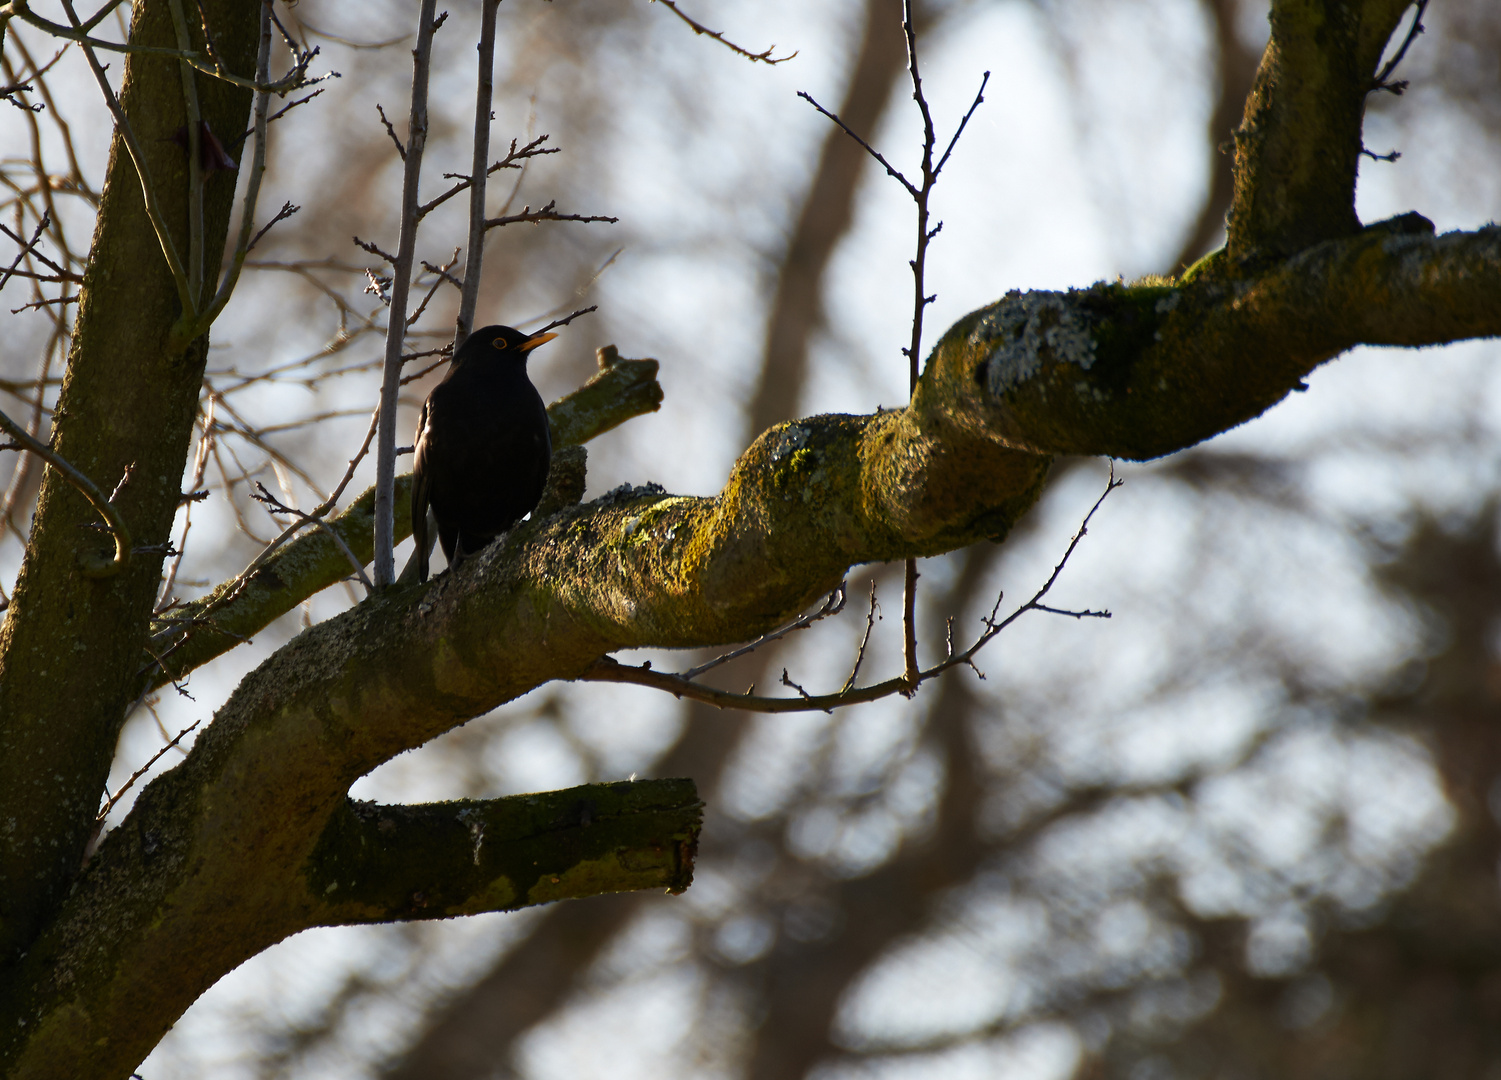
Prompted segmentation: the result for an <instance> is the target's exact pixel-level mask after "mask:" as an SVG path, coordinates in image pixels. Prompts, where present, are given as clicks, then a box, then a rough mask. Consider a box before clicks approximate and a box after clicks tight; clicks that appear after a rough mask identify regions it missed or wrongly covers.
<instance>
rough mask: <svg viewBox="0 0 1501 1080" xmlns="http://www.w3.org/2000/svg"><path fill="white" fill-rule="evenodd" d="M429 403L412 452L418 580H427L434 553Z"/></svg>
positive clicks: (423, 409) (418, 422)
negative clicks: (429, 525) (430, 515)
mask: <svg viewBox="0 0 1501 1080" xmlns="http://www.w3.org/2000/svg"><path fill="white" fill-rule="evenodd" d="M428 407H429V402H426V401H424V402H423V403H422V418H421V419H420V420H418V421H417V438H416V439H415V440H414V443H413V446H414V449H413V451H412V539H413V540H415V541H416V543H417V551H416V555H417V580H418V581H426V580H427V563H428V555H429V553H430V552H431V551H432V547H431V545H430V544H429V543H428V540H427V503H428V484H429V482H430V476H429V473H428V467H429V462H428V425H427V414H428Z"/></svg>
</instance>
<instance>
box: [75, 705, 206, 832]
mask: <svg viewBox="0 0 1501 1080" xmlns="http://www.w3.org/2000/svg"><path fill="white" fill-rule="evenodd" d="M201 723H203V721H202V720H201V719H199V720H194V721H193V722H192V723H191V724H189V725H188V726H187V727H185V728H183V729H182V730H181V731H179V732H178V733H177V737H176V738H175V739H173V740H172V741H171V742H169V743H168V744H167V745H166V746H164V747H162V748H161V749H160V750H158V751H157V752H156V753H155V754H152V755H151V760H150V761H148V762H146V764H144V765H142V766H141V767H140V768H139V769H137V770H136V771H135V772H133V773H131V774H130V779H129V780H127V781H125V783H123V784H121V785H120V790H119V791H117V792H115V793H114V794H113V795H111V796H110V797H109V801H108V802H106V803H105V804H104V806H103V807H101V808H100V810H99V814H98V816H97V817H96V818H95V819H94V820H95V822H96V823H97V824H100V825H103V824H104V821H105V819H106V818H108V817H109V812H110V811H111V810H113V809H114V808H115V804H116V803H117V802H119V801H120V797H121V796H122V795H124V794H125V793H126V792H127V791H129V790H130V789H131V787H132V786H134V784H135V782H136V781H137V780H139V779H140V778H141V777H143V776H145V775H146V773H147V772H149V771H150V769H151V766H153V765H155V764H156V763H157V762H158V761H160V760H161V759H162V757H163V755H165V754H166V753H167V751H168V750H171V749H173V748H174V747H176V746H177V744H178V743H180V742H182V740H183V739H185V738H186V737H187V736H188V735H189V734H190V733H191V732H192V731H193V729H194V728H196V727H197V726H198V725H199V724H201Z"/></svg>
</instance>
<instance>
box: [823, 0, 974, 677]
mask: <svg viewBox="0 0 1501 1080" xmlns="http://www.w3.org/2000/svg"><path fill="white" fill-rule="evenodd" d="M902 34H903V35H904V36H905V37H906V39H907V72H908V74H909V75H910V76H911V78H912V100H914V101H916V102H917V108H918V111H919V112H920V113H921V114H922V124H923V146H922V183H921V185H918V184H914V183H913V182H912V181H911V180H909V179H907V177H906V176H905V175H904V174H903V173H902V172H901V171H900V170H899V169H897V168H896V167H895V166H893V165H892V164H891V162H889V161H887V160H886V158H885V157H883V156H882V155H881V153H880V152H879V151H878V150H876V149H875V148H874V147H873V146H871V145H870V143H868V142H866V141H865V140H864V139H862V138H861V137H860V136H859V135H857V134H855V132H854V131H852V130H851V129H850V126H849V125H848V124H846V123H845V122H844V121H843V120H841V119H840V118H839V117H838V116H837V115H836V114H834V113H831V112H830V111H829V110H828V109H825V108H824V107H823V106H822V105H820V104H819V103H818V102H817V101H815V100H814V99H813V97H812V95H810V94H809V93H807V92H806V91H803V90H799V91H798V95H797V96H798V97H800V98H802V99H803V100H804V101H806V102H808V104H810V105H812V106H813V107H814V108H815V109H817V110H818V111H819V112H820V113H822V114H823V115H824V116H826V117H828V118H829V119H830V120H832V121H833V122H834V123H836V124H838V125H839V127H840V128H841V129H843V131H844V133H845V134H846V135H848V136H849V137H850V138H852V139H854V140H855V142H857V143H859V144H860V145H861V146H862V147H863V148H864V149H865V152H866V153H867V154H869V155H870V156H871V157H873V158H875V160H876V161H878V162H880V163H881V165H882V167H884V168H885V170H886V174H887V175H888V176H891V177H893V178H895V179H896V181H897V182H898V183H900V184H901V185H902V187H904V188H906V189H907V194H908V195H911V196H912V201H913V202H914V203H916V204H917V251H916V253H915V255H914V256H913V258H912V259H911V261H909V262H908V264H907V265H908V266H910V267H911V268H912V291H913V297H912V339H911V341H910V342H909V344H908V345H907V346H905V347H904V348H903V349H902V355H903V356H905V357H906V358H907V383H908V385H907V394H908V397H909V398H910V397H911V395H912V394H915V393H916V392H917V377H918V374H919V372H918V357H919V356H921V355H922V323H923V312H924V311H926V310H927V307H928V305H929V304H931V303H932V302H933V301H935V300H937V299H938V296H937V295H936V294H934V295H932V296H928V295H926V292H925V288H926V281H925V278H926V273H927V263H928V245H929V244H930V243H931V242H932V241H933V238H934V237H935V236H937V235H938V233H939V232H940V231H941V230H942V229H943V222H941V221H940V222H938V224H936V225H934V226H933V227H932V228H929V227H928V220H929V210H928V201H929V199H930V197H931V196H932V194H933V188H934V187H936V186H937V184H938V176H939V174H940V173H942V172H943V167H944V166H945V165H947V164H948V161H949V157H950V155H952V154H953V152H954V147H956V146H957V145H959V136H961V135H963V134H964V129H965V127H967V126H968V124H969V120H970V117H972V116H974V115H975V110H976V109H978V108H979V107H980V103H981V102H983V101H984V100H985V87H986V86H987V85H988V84H989V83H990V72H988V71H987V72H985V75H984V77H983V78H982V79H981V80H980V89H979V90H978V91H976V93H975V100H974V101H973V102H971V103H970V106H969V110H968V111H967V112H965V114H964V117H963V118H962V119H961V120H960V121H959V126H958V127H957V128H955V129H954V136H953V138H951V139H949V144H948V146H947V147H946V148H945V149H944V151H943V155H942V156H941V157H940V158H939V159H938V162H937V164H934V161H933V151H934V149H935V147H936V146H937V136H936V135H935V134H934V131H933V113H932V110H930V109H929V108H928V99H927V95H925V94H924V93H923V88H922V75H921V73H920V72H919V71H918V66H917V31H916V29H915V28H914V26H913V21H912V0H902ZM919 576H920V575H919V574H918V572H917V560H916V559H908V560H907V565H906V572H905V574H904V575H903V586H902V658H903V676H902V677H903V678H905V679H906V680H907V683H908V689H907V691H906V693H907V694H908V695H909V696H910V695H911V694H913V693H915V692H916V690H917V686H918V684H919V683H920V682H922V681H923V678H924V676H923V673H922V672H921V670H920V669H919V667H918V662H917V579H918V577H919Z"/></svg>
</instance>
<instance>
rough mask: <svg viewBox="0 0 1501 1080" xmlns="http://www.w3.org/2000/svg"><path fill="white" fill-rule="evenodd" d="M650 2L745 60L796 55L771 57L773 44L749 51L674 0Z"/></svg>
mask: <svg viewBox="0 0 1501 1080" xmlns="http://www.w3.org/2000/svg"><path fill="white" fill-rule="evenodd" d="M652 2H653V3H658V4H661V5H662V6H663V7H667V8H671V9H672V13H673V14H674V15H676V16H677V17H678V18H680V19H682V20H683V21H684V22H685V23H687V24H688V25H689V27H691V28H692V30H693V32H694V33H695V34H702V35H703V36H705V37H711V38H713V39H714V40H715V41H717V42H719V43H720V44H721V45H723V46H724V47H725V48H727V49H729V50H730V51H731V52H736V53H739V54H740V55H741V56H743V57H745V58H746V59H747V60H751V61H756V60H759V61H760V62H761V63H763V64H783V63H786V62H787V61H788V60H791V59H792V57H794V56H796V55H797V53H796V52H794V53H792V54H791V55H790V56H778V57H773V56H772V53H774V52H775V51H776V48H777V47H776V46H775V45H773V46H771V48H769V49H767V50H766V51H764V52H758V53H757V52H751V51H750V50H749V49H745V48H742V47H741V46H739V45H736V44H735V43H734V42H733V41H731V40H729V39H728V38H726V37H725V36H724V32H723V31H721V30H710V29H709V28H708V27H707V26H705V25H704V24H703V23H701V22H698V21H696V20H694V19H691V18H689V17H688V16H687V15H685V14H684V13H683V12H682V11H681V10H680V9H679V8H678V6H677V3H676V0H652Z"/></svg>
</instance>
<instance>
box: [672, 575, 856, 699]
mask: <svg viewBox="0 0 1501 1080" xmlns="http://www.w3.org/2000/svg"><path fill="white" fill-rule="evenodd" d="M845 595H846V589H845V583H844V582H842V581H841V582H840V583H839V587H838V588H837V589H835V590H834V591H833V592H831V593H829V595H828V599H826V600H824V602H823V606H822V607H820V608H819V609H818V610H817V611H814V612H810V613H808V614H807V615H799V616H798V617H797V618H796V619H793V620H792V621H791V622H790V623H788V624H787V625H786V626H784V627H782V628H781V629H780V630H773V631H771V632H770V633H766V634H762V635H761V636H760V637H758V638H757V639H756V640H755V641H752V642H751V643H750V644H749V645H742V646H741V647H740V648H738V649H733V650H731V651H730V652H727V653H723V654H721V655H720V656H716V657H715V658H714V659H713V660H710V661H708V662H707V663H704V664H700V665H698V667H696V668H690V669H689V670H687V671H685V672H683V678H685V679H696V678H698V677H699V676H700V675H702V674H703V673H704V672H706V671H713V670H714V669H715V668H717V667H719V665H721V664H728V663H729V662H730V661H731V660H738V659H739V658H740V657H742V656H745V655H746V654H747V653H753V652H755V651H756V650H757V649H759V648H761V646H763V645H769V644H771V643H772V642H773V641H780V640H781V639H782V638H784V637H786V636H787V635H788V634H791V633H795V632H796V631H798V630H806V629H807V628H808V627H810V626H812V625H813V624H814V623H816V622H818V621H819V620H820V619H827V618H828V617H829V616H830V615H838V614H839V613H840V612H841V611H843V610H844V601H845Z"/></svg>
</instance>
